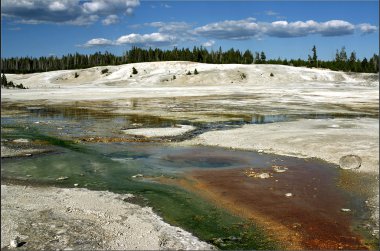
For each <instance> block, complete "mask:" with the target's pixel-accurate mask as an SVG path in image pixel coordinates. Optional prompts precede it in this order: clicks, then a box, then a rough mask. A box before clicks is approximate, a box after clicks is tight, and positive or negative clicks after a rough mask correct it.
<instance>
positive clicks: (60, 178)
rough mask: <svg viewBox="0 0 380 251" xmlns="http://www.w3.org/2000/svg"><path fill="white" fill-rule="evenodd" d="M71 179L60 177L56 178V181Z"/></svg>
mask: <svg viewBox="0 0 380 251" xmlns="http://www.w3.org/2000/svg"><path fill="white" fill-rule="evenodd" d="M68 178H69V177H67V176H61V177H58V178H56V179H55V180H67V179H68Z"/></svg>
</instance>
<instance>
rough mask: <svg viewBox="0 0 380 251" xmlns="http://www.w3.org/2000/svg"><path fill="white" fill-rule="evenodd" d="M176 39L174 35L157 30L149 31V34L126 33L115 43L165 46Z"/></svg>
mask: <svg viewBox="0 0 380 251" xmlns="http://www.w3.org/2000/svg"><path fill="white" fill-rule="evenodd" d="M175 41H176V37H174V36H171V35H169V34H162V33H159V32H156V33H151V34H143V35H141V34H135V33H132V34H128V35H125V36H121V37H119V38H118V39H117V40H116V41H115V44H117V45H122V44H129V45H138V46H143V47H148V46H152V47H155V46H165V45H171V44H174V43H175Z"/></svg>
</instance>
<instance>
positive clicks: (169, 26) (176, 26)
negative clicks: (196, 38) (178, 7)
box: [144, 22, 192, 34]
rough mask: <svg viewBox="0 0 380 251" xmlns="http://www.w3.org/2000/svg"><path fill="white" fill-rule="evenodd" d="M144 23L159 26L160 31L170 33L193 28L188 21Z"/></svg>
mask: <svg viewBox="0 0 380 251" xmlns="http://www.w3.org/2000/svg"><path fill="white" fill-rule="evenodd" d="M144 25H145V26H150V27H154V28H158V32H160V33H168V34H183V33H188V32H190V31H191V30H192V25H191V24H189V23H186V22H167V23H165V22H152V23H145V24H144Z"/></svg>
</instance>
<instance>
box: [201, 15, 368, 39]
mask: <svg viewBox="0 0 380 251" xmlns="http://www.w3.org/2000/svg"><path fill="white" fill-rule="evenodd" d="M363 27H364V26H363ZM363 30H365V28H363V29H362V32H363ZM354 31H355V25H353V24H351V23H349V22H347V21H343V20H330V21H327V22H316V21H314V20H308V21H306V22H303V21H296V22H287V21H275V22H255V20H254V19H252V18H250V19H243V20H226V21H222V22H217V23H211V24H207V25H204V26H201V27H198V28H196V29H195V30H194V32H195V34H197V35H199V36H203V37H209V38H214V39H231V40H247V39H252V38H259V37H263V36H270V37H305V36H308V35H314V34H319V35H322V36H343V35H349V34H353V33H354Z"/></svg>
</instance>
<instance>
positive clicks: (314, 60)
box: [311, 45, 318, 68]
mask: <svg viewBox="0 0 380 251" xmlns="http://www.w3.org/2000/svg"><path fill="white" fill-rule="evenodd" d="M311 50H312V51H313V58H312V59H313V63H314V66H315V67H317V68H318V57H317V48H316V47H315V45H314V46H313V49H311Z"/></svg>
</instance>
